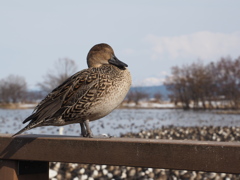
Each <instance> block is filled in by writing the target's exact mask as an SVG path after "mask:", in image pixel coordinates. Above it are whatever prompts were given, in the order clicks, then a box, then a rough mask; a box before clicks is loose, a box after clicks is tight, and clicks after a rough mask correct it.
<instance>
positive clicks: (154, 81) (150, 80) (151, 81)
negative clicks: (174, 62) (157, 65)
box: [135, 77, 165, 86]
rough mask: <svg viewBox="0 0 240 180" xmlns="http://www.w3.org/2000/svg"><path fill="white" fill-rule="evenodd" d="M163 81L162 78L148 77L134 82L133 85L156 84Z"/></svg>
mask: <svg viewBox="0 0 240 180" xmlns="http://www.w3.org/2000/svg"><path fill="white" fill-rule="evenodd" d="M164 81H165V79H164V78H159V77H149V78H145V79H143V80H141V81H140V82H137V83H135V86H158V85H161V84H163V82H164Z"/></svg>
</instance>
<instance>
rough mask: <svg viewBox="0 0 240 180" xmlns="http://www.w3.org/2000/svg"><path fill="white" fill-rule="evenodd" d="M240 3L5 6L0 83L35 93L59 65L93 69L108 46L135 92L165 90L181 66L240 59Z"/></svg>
mask: <svg viewBox="0 0 240 180" xmlns="http://www.w3.org/2000/svg"><path fill="white" fill-rule="evenodd" d="M239 8H240V1H237V0H236V1H232V0H225V1H222V0H211V1H210V0H208V1H204V0H196V1H192V0H189V1H187V0H165V1H160V0H152V1H149V0H146V1H141V0H132V1H129V0H121V1H112V0H111V1H110V0H109V1H107V0H102V1H97V0H95V1H80V0H69V1H67V0H50V1H47V0H41V1H32V0H21V1H18V0H11V1H3V0H0V62H1V68H0V78H4V77H6V76H8V75H9V74H16V75H21V76H23V77H25V79H26V81H27V83H28V85H29V87H30V88H36V83H38V82H40V81H42V80H43V78H42V77H43V76H44V75H45V74H46V72H47V71H48V70H49V69H52V68H53V65H54V62H55V61H56V60H57V59H58V58H65V57H68V58H71V59H74V60H75V61H76V62H77V64H78V69H79V70H81V69H84V68H87V65H86V55H87V53H88V51H89V49H90V48H91V47H92V46H93V45H95V44H97V43H101V42H105V43H108V44H109V45H111V46H112V47H113V49H114V50H115V54H116V56H117V57H118V58H119V59H120V60H122V61H123V62H125V63H127V64H128V65H129V69H130V71H131V73H132V77H133V85H158V84H161V83H162V81H163V80H164V78H165V76H166V74H169V73H170V70H171V67H172V66H174V65H182V64H186V63H191V62H193V61H196V60H197V59H201V60H202V61H204V62H206V63H207V62H210V61H216V60H218V59H219V58H220V57H221V56H228V55H230V56H232V57H233V58H236V57H238V56H240V20H239V17H240V11H239Z"/></svg>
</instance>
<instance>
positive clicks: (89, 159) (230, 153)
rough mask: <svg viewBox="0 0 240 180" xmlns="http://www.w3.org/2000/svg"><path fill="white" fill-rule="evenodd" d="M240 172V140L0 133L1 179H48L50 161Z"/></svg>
mask: <svg viewBox="0 0 240 180" xmlns="http://www.w3.org/2000/svg"><path fill="white" fill-rule="evenodd" d="M51 161H54V162H75V163H84V164H106V165H124V166H139V167H152V168H165V169H184V170H198V171H213V172H225V173H240V143H238V142H234V143H233V142H212V141H211V142H210V141H188V140H183V141H180V140H153V139H151V140H150V139H133V138H81V137H71V136H39V135H21V136H17V137H15V138H12V137H11V136H10V135H4V134H2V135H0V179H4V180H10V179H11V180H17V179H18V180H21V179H24V180H26V179H34V180H37V179H41V180H42V179H48V162H51Z"/></svg>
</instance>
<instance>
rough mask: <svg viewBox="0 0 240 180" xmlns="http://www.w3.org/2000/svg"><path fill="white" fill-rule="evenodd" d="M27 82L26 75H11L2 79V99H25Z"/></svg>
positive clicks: (19, 100) (14, 101) (7, 100)
mask: <svg viewBox="0 0 240 180" xmlns="http://www.w3.org/2000/svg"><path fill="white" fill-rule="evenodd" d="M26 91H27V83H26V81H25V79H24V77H21V76H16V75H9V76H8V77H6V78H5V79H2V80H1V81H0V100H1V101H2V102H4V103H10V102H13V103H16V102H21V101H23V100H24V99H25V95H26Z"/></svg>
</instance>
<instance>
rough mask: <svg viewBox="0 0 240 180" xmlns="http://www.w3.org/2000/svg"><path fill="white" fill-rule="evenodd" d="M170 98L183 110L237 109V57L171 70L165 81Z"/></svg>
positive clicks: (239, 63) (239, 71) (239, 89)
mask: <svg viewBox="0 0 240 180" xmlns="http://www.w3.org/2000/svg"><path fill="white" fill-rule="evenodd" d="M165 85H166V87H167V89H168V90H169V91H170V92H171V94H170V96H169V97H170V99H171V100H172V101H173V102H175V103H176V104H177V103H181V105H182V107H183V108H184V109H190V105H192V107H193V108H196V109H198V108H203V109H212V108H216V109H218V108H231V109H239V108H240V57H239V58H237V59H235V60H233V59H231V58H230V57H226V58H221V59H220V60H219V61H217V62H211V63H209V64H207V65H204V64H203V63H201V62H199V61H198V62H195V63H192V64H190V65H184V66H182V67H179V66H174V67H172V72H171V76H168V77H167V79H166V82H165Z"/></svg>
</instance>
